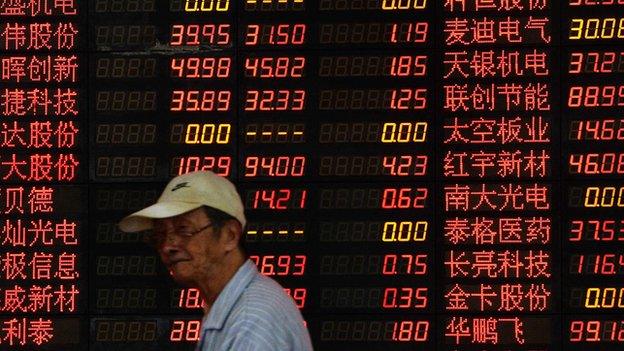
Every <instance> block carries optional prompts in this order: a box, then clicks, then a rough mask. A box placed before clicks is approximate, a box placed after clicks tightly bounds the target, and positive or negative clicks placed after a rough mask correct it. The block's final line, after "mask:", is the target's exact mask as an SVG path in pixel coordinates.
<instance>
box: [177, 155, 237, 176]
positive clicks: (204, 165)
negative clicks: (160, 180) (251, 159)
mask: <svg viewBox="0 0 624 351" xmlns="http://www.w3.org/2000/svg"><path fill="white" fill-rule="evenodd" d="M231 164H232V158H231V157H230V156H219V157H212V156H187V157H174V158H173V170H172V173H173V175H176V176H177V175H182V174H186V173H189V172H195V171H213V172H215V173H216V174H218V175H220V176H223V177H227V176H229V175H230V165H231Z"/></svg>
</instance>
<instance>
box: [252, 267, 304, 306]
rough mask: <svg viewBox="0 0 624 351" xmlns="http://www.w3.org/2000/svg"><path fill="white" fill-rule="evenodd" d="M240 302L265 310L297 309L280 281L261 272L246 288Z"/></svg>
mask: <svg viewBox="0 0 624 351" xmlns="http://www.w3.org/2000/svg"><path fill="white" fill-rule="evenodd" d="M240 303H241V305H243V306H245V307H253V308H256V309H263V310H271V309H280V310H281V309H283V308H285V307H286V308H292V307H294V308H295V309H296V306H295V305H294V302H293V301H292V298H291V297H290V296H288V294H286V292H285V290H284V288H283V287H282V286H281V285H280V284H279V283H278V282H276V281H275V280H273V279H271V278H269V277H265V276H263V275H260V274H258V276H256V277H254V279H252V280H251V282H250V283H249V285H248V286H247V287H246V288H245V290H244V291H243V293H242V295H241V301H240Z"/></svg>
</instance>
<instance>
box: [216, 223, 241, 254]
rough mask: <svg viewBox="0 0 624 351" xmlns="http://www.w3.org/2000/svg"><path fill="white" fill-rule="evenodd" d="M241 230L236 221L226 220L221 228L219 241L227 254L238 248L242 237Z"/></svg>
mask: <svg viewBox="0 0 624 351" xmlns="http://www.w3.org/2000/svg"><path fill="white" fill-rule="evenodd" d="M242 232H243V228H242V227H241V225H240V223H238V221H237V220H228V221H225V222H224V223H223V226H222V227H221V240H222V243H223V244H224V245H225V249H226V251H227V252H230V251H234V250H235V249H237V248H238V242H239V241H240V240H241V236H242V235H243V233H242Z"/></svg>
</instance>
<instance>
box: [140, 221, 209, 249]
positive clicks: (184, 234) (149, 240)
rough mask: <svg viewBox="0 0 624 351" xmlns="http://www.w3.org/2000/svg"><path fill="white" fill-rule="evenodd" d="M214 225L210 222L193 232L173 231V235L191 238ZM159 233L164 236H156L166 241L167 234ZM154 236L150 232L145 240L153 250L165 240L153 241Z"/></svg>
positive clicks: (154, 234)
mask: <svg viewBox="0 0 624 351" xmlns="http://www.w3.org/2000/svg"><path fill="white" fill-rule="evenodd" d="M215 224H216V223H215V222H210V223H208V224H206V225H205V226H203V227H202V228H200V229H197V230H196V231H194V232H178V231H177V230H175V229H174V230H173V235H175V236H178V237H180V238H185V239H188V238H192V237H194V236H195V235H197V234H199V233H201V232H203V231H204V230H206V229H208V228H210V227H215V226H216V225H215ZM161 233H163V234H164V235H158V236H163V237H164V238H165V240H166V238H167V236H168V233H167V232H161ZM159 234H160V233H159ZM156 236H157V235H156V232H155V231H152V233H151V234H148V235H147V237H146V239H145V241H146V242H147V244H148V245H150V246H152V247H154V248H158V247H160V245H162V243H164V242H165V240H162V241H157V240H155V238H156Z"/></svg>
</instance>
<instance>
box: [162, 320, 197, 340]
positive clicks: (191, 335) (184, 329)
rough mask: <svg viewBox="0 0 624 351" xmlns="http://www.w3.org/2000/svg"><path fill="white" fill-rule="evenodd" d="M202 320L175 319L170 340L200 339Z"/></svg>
mask: <svg viewBox="0 0 624 351" xmlns="http://www.w3.org/2000/svg"><path fill="white" fill-rule="evenodd" d="M200 327H201V321H185V320H177V321H176V320H174V321H173V326H172V328H171V334H170V335H169V340H170V341H198V340H199V334H200Z"/></svg>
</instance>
